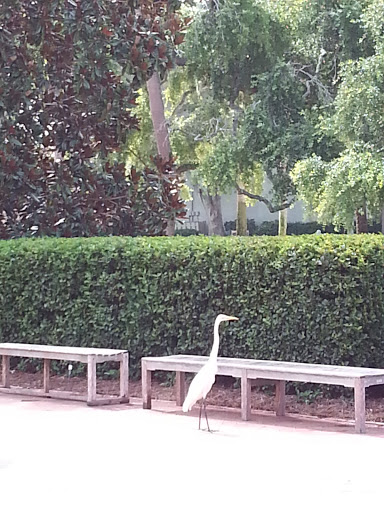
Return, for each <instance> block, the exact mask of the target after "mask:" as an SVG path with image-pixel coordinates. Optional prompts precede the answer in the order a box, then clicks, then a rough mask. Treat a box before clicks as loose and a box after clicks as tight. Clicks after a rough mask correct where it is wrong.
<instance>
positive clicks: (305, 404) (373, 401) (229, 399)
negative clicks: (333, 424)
mask: <svg viewBox="0 0 384 512" xmlns="http://www.w3.org/2000/svg"><path fill="white" fill-rule="evenodd" d="M10 383H11V386H21V387H24V388H42V386H43V376H42V374H41V373H26V372H21V371H19V370H13V371H11V376H10ZM50 386H51V389H57V390H61V391H72V392H75V393H82V394H86V390H87V379H86V378H84V377H71V378H68V377H64V376H59V375H51V377H50ZM97 392H98V393H100V394H106V395H118V393H119V381H118V380H105V379H103V380H102V379H98V382H97ZM130 396H132V397H141V382H140V381H133V382H130ZM152 398H153V399H155V400H175V395H174V389H173V387H170V386H167V385H165V384H164V383H161V382H158V381H156V380H154V381H153V382H152ZM251 403H252V409H255V410H263V411H274V396H273V393H272V392H268V391H265V390H262V389H260V388H255V389H253V391H252V398H251ZM207 404H208V405H216V406H221V407H234V408H240V405H241V399H240V389H238V388H234V387H233V386H231V387H228V386H225V385H224V384H223V383H220V381H219V382H218V383H217V384H215V385H214V387H213V388H212V390H211V392H210V393H209V395H208V397H207ZM286 411H287V413H290V414H301V415H305V416H315V417H318V418H337V419H353V418H354V403H353V399H352V398H351V399H348V398H325V397H322V396H317V397H316V398H315V399H313V400H312V399H311V400H307V401H306V400H303V399H298V397H297V396H296V395H287V397H286ZM366 412H367V420H368V421H374V422H379V423H383V422H384V398H374V397H369V396H368V398H367V404H366Z"/></svg>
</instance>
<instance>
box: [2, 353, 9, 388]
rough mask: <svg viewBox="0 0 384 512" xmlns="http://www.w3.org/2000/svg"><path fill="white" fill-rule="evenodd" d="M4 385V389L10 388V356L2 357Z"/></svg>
mask: <svg viewBox="0 0 384 512" xmlns="http://www.w3.org/2000/svg"><path fill="white" fill-rule="evenodd" d="M1 366H2V375H3V378H2V385H3V387H4V388H9V387H10V384H9V356H3V357H2V365H1Z"/></svg>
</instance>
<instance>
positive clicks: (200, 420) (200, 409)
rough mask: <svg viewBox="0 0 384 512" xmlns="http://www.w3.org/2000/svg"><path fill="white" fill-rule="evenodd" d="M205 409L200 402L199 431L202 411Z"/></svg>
mask: <svg viewBox="0 0 384 512" xmlns="http://www.w3.org/2000/svg"><path fill="white" fill-rule="evenodd" d="M202 407H203V402H200V411H199V430H200V423H201V409H202Z"/></svg>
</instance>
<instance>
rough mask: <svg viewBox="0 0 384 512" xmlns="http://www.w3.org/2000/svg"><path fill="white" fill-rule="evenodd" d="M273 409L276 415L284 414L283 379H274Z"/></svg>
mask: <svg viewBox="0 0 384 512" xmlns="http://www.w3.org/2000/svg"><path fill="white" fill-rule="evenodd" d="M275 385H276V397H275V410H276V416H285V380H277V381H276V384H275Z"/></svg>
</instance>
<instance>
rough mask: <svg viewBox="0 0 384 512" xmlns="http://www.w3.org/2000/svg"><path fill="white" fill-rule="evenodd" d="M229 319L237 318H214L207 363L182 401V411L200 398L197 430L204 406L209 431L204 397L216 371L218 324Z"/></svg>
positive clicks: (234, 318)
mask: <svg viewBox="0 0 384 512" xmlns="http://www.w3.org/2000/svg"><path fill="white" fill-rule="evenodd" d="M229 320H238V318H237V317H236V316H228V315H218V316H217V317H216V320H215V325H214V328H213V345H212V350H211V353H210V355H209V359H208V361H207V363H206V364H205V365H204V366H203V367H202V368H201V370H200V371H199V372H198V373H197V374H196V375H195V377H194V378H193V380H192V382H191V385H190V386H189V390H188V394H187V397H186V399H185V400H184V403H183V412H188V411H190V410H191V409H192V407H193V406H194V404H195V403H196V402H197V401H198V400H200V399H201V403H200V413H199V430H200V423H201V409H202V407H204V414H205V419H206V422H207V427H208V431H209V432H211V429H210V428H209V423H208V417H207V410H206V406H205V397H206V396H207V394H208V393H209V391H210V390H211V388H212V386H213V383H214V382H215V378H216V373H217V355H218V353H219V343H220V338H219V325H220V323H221V322H226V321H229Z"/></svg>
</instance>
